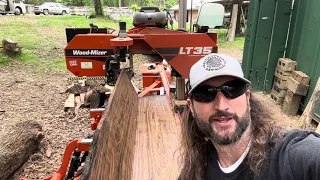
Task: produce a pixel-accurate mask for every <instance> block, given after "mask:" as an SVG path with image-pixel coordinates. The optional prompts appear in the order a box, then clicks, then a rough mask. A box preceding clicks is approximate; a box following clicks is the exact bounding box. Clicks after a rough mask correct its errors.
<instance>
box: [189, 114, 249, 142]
mask: <svg viewBox="0 0 320 180" xmlns="http://www.w3.org/2000/svg"><path fill="white" fill-rule="evenodd" d="M193 112H194V118H195V121H196V124H197V127H198V128H199V130H200V131H201V132H202V133H203V135H204V136H205V137H206V138H209V139H210V140H211V141H212V142H214V143H216V144H218V145H230V144H233V143H235V142H237V141H238V140H239V139H240V138H241V137H242V135H243V133H244V132H245V131H246V130H247V129H248V127H249V125H250V122H251V116H250V110H249V108H247V110H246V112H245V113H244V115H243V116H242V117H241V118H240V117H239V116H238V115H236V114H233V113H230V112H227V111H218V112H217V113H215V114H212V115H211V116H210V117H209V118H208V120H205V119H199V118H198V116H197V114H196V111H195V110H194V109H193ZM221 116H225V117H229V116H231V117H233V119H234V120H235V123H236V128H235V131H234V132H232V133H229V134H225V135H220V134H219V133H218V132H221V131H227V130H228V128H230V127H216V130H214V129H213V127H212V126H211V124H212V122H213V121H214V119H215V118H218V117H221Z"/></svg>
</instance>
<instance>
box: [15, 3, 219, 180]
mask: <svg viewBox="0 0 320 180" xmlns="http://www.w3.org/2000/svg"><path fill="white" fill-rule="evenodd" d="M213 8H215V9H219V12H224V7H223V6H222V5H221V4H216V3H204V4H203V5H202V6H201V9H200V10H199V14H198V19H197V21H196V22H194V24H193V27H192V31H187V30H186V22H184V21H181V22H180V24H179V29H178V30H173V28H172V26H173V19H172V17H171V16H170V14H169V13H168V12H167V11H165V10H164V11H160V10H159V8H157V7H142V8H141V10H140V11H139V12H136V13H134V16H133V25H134V27H133V28H132V29H129V30H127V24H126V22H123V21H120V22H119V30H115V29H112V28H99V27H98V26H96V25H94V24H90V27H89V28H66V37H67V43H68V44H67V46H66V47H65V50H64V54H65V59H66V65H67V69H68V71H70V72H71V73H72V74H73V75H74V77H71V78H69V80H79V81H81V80H85V81H89V80H103V82H104V83H105V84H104V87H107V89H108V90H107V91H101V92H99V96H98V98H96V100H97V101H98V103H96V105H95V106H92V107H91V109H90V121H91V129H92V136H91V137H84V139H77V140H74V141H72V142H70V143H69V145H68V146H67V147H66V149H65V152H64V156H63V159H62V163H61V166H60V168H59V169H58V170H57V171H56V172H55V173H53V174H52V176H50V177H48V178H46V179H48V180H49V179H50V180H60V179H139V180H142V179H177V178H178V176H179V173H180V164H179V161H178V158H179V153H178V150H179V137H180V122H181V115H182V111H181V109H182V108H183V107H184V106H185V105H186V98H187V93H186V88H187V85H188V76H189V71H190V68H191V66H192V65H193V64H194V63H196V62H197V61H198V60H199V59H201V57H203V56H205V55H208V54H211V53H216V52H218V46H217V33H215V32H212V31H211V30H212V29H214V28H215V27H216V26H221V25H222V24H223V15H222V16H221V15H219V16H217V14H215V13H212V12H211V10H212V9H213ZM180 10H181V12H184V13H180V16H181V17H180V18H181V19H186V2H184V1H180ZM212 18H219V19H218V20H216V21H212V23H210V21H208V19H212ZM135 54H143V55H155V56H157V57H159V58H160V59H161V61H157V62H151V63H145V64H143V65H141V66H140V67H138V68H140V69H141V74H137V73H136V72H135V71H134V66H135V63H134V56H135ZM137 75H139V76H141V78H142V84H143V88H142V90H139V89H137V88H136V87H135V85H134V84H133V82H132V78H133V77H135V76H137ZM88 120H89V118H88ZM21 179H24V178H21Z"/></svg>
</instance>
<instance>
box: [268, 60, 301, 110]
mask: <svg viewBox="0 0 320 180" xmlns="http://www.w3.org/2000/svg"><path fill="white" fill-rule="evenodd" d="M296 65H297V63H296V61H292V60H291V59H288V58H279V60H278V64H277V67H276V69H275V72H274V83H273V87H272V91H271V93H270V96H271V99H272V100H273V101H274V102H275V103H276V104H283V101H284V98H285V96H286V93H287V80H288V78H289V77H290V76H291V74H292V72H293V71H294V70H295V69H296Z"/></svg>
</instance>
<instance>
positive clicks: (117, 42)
mask: <svg viewBox="0 0 320 180" xmlns="http://www.w3.org/2000/svg"><path fill="white" fill-rule="evenodd" d="M110 44H111V46H115V47H116V46H120V47H124V46H132V45H133V39H132V38H129V37H126V38H120V37H117V38H113V39H111V40H110Z"/></svg>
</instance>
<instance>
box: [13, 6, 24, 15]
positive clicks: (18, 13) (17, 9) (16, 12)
mask: <svg viewBox="0 0 320 180" xmlns="http://www.w3.org/2000/svg"><path fill="white" fill-rule="evenodd" d="M21 13H22V11H21V9H20V8H18V7H16V8H15V9H14V15H16V16H19V15H20V14H21Z"/></svg>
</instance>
